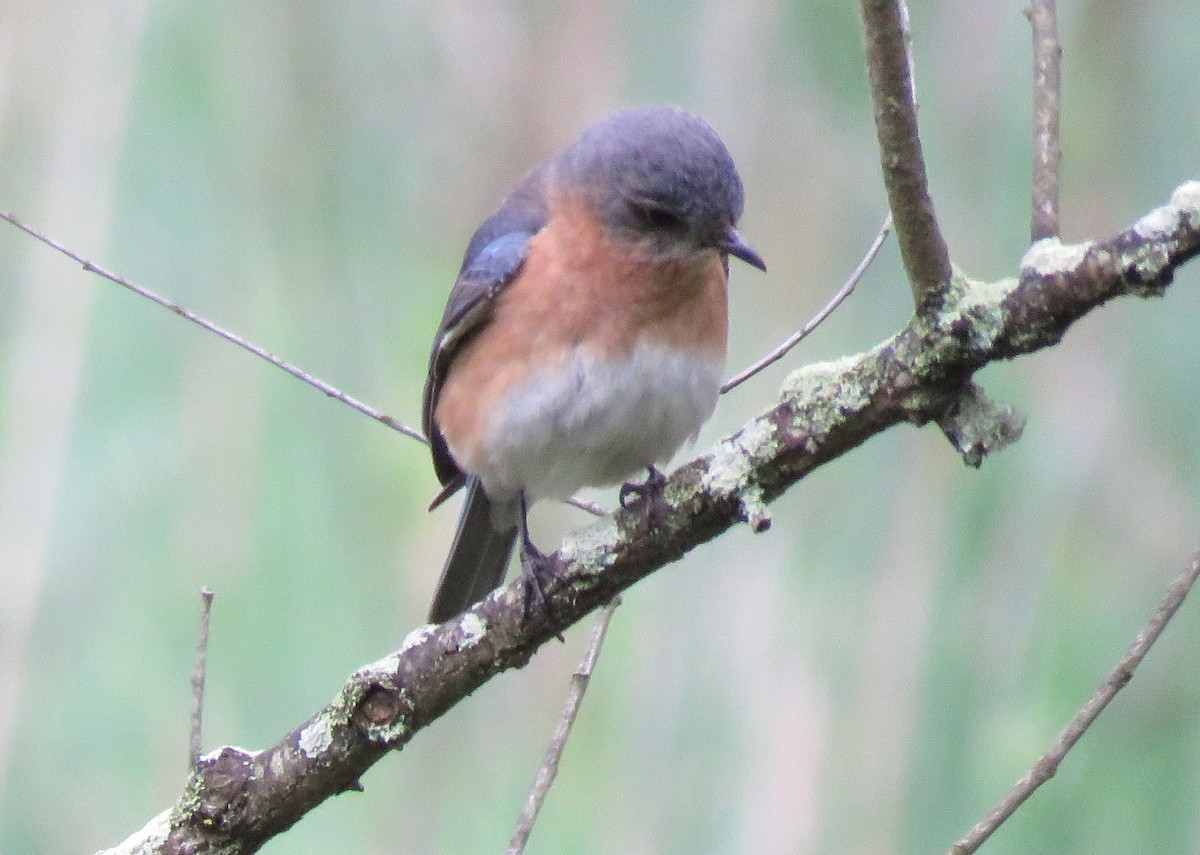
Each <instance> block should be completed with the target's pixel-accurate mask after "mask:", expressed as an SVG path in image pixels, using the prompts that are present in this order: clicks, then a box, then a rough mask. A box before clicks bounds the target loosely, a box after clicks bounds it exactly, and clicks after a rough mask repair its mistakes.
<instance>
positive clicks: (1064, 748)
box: [950, 552, 1200, 855]
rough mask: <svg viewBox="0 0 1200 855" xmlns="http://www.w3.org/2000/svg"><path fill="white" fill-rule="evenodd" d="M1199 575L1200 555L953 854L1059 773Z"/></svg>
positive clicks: (968, 848) (978, 840)
mask: <svg viewBox="0 0 1200 855" xmlns="http://www.w3.org/2000/svg"><path fill="white" fill-rule="evenodd" d="M1197 576H1200V552H1197V553H1196V554H1195V555H1194V556H1193V557H1192V564H1191V566H1190V567H1189V568H1188V569H1187V570H1186V571H1184V573H1183V575H1181V576H1180V577H1179V578H1178V579H1176V580H1175V581H1174V582H1172V583H1171V587H1170V588H1169V589H1168V590H1167V594H1166V596H1165V597H1163V599H1162V602H1160V603H1159V604H1158V609H1157V610H1155V612H1154V615H1153V617H1151V618H1150V621H1149V622H1148V623H1147V624H1146V626H1145V627H1143V629H1142V631H1141V632H1139V633H1138V634H1137V638H1135V639H1134V640H1133V644H1132V645H1130V647H1129V650H1128V652H1127V653H1126V654H1125V655H1124V656H1123V657H1121V661H1119V662H1118V663H1117V664H1116V665H1115V666H1114V667H1113V669H1112V671H1110V672H1109V674H1108V676H1107V677H1106V678H1105V679H1104V682H1103V683H1101V684H1100V686H1099V688H1097V689H1096V691H1095V692H1093V693H1092V696H1091V697H1090V698H1088V699H1087V702H1086V703H1085V704H1084V705H1083V706H1082V707H1080V709H1079V712H1077V713H1076V714H1075V717H1074V718H1073V719H1071V723H1070V724H1068V725H1067V726H1066V729H1064V730H1063V732H1062V733H1060V734H1059V736H1058V739H1056V740H1055V741H1054V744H1053V745H1051V746H1050V750H1049V751H1047V752H1046V753H1045V754H1043V755H1042V756H1041V757H1040V758H1039V759H1038V761H1037V762H1036V763H1034V764H1033V768H1032V769H1030V770H1029V771H1028V772H1027V773H1026V774H1025V777H1023V778H1022V779H1021V780H1020V781H1018V782H1017V783H1016V785H1015V786H1013V788H1012V789H1011V790H1009V791H1008V793H1007V794H1006V795H1005V796H1004V798H1003V799H1001V800H1000V803H999V804H997V805H996V807H994V808H993V809H992V811H991V813H989V814H988V815H987V816H986V817H985V818H984V819H983V820H982V821H981V822H980V823H979V824H978V825H976V826H975V827H974V828H973V829H971V832H970V833H969V834H968V835H967V836H966V837H964V838H963V839H962V840H960V841H958V842H957V843H955V844H954V845H953V846H952V847H950V855H969V853H971V852H974V851H976V850H977V849H978V848H979V847H980V846H982V845H983V843H984V841H985V840H987V839H988V838H989V837H990V836H991V835H992V833H993V832H994V831H995V830H996V829H997V828H999V827H1000V826H1001V825H1002V824H1003V823H1004V821H1005V820H1007V819H1008V818H1009V817H1010V816H1012V815H1013V812H1015V811H1016V810H1017V808H1019V807H1020V806H1021V805H1022V804H1023V803H1024V802H1025V800H1026V799H1028V798H1029V797H1030V796H1031V795H1033V793H1034V791H1035V790H1036V789H1037V788H1038V787H1040V786H1041V785H1042V784H1044V783H1046V781H1048V780H1050V779H1051V778H1052V777H1054V773H1055V772H1057V771H1058V765H1059V764H1060V763H1061V762H1062V761H1063V758H1064V757H1066V756H1067V752H1068V751H1070V750H1071V749H1072V748H1073V747H1074V746H1075V743H1077V742H1078V741H1079V739H1080V737H1082V736H1083V734H1084V733H1085V732H1086V731H1087V729H1088V728H1089V727H1091V726H1092V722H1094V721H1095V720H1096V719H1097V718H1098V717H1099V715H1100V713H1102V712H1104V708H1105V707H1107V706H1108V704H1109V702H1110V701H1112V699H1113V698H1114V697H1116V695H1117V692H1119V691H1121V689H1123V688H1125V686H1126V684H1128V683H1129V681H1130V680H1131V679H1133V672H1134V671H1135V670H1137V667H1138V665H1140V664H1141V661H1142V660H1143V659H1144V658H1146V654H1147V653H1149V652H1150V648H1151V647H1153V646H1154V642H1155V641H1157V640H1158V637H1159V636H1160V635H1161V634H1162V631H1163V630H1164V629H1165V628H1166V626H1167V624H1168V623H1169V622H1170V620H1171V618H1172V617H1174V616H1175V612H1177V611H1178V610H1179V607H1180V606H1181V605H1183V600H1184V598H1185V597H1187V595H1188V591H1190V590H1191V589H1192V585H1193V584H1195V582H1196V577H1197Z"/></svg>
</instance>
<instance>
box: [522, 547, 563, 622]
mask: <svg viewBox="0 0 1200 855" xmlns="http://www.w3.org/2000/svg"><path fill="white" fill-rule="evenodd" d="M558 579H559V573H558V568H557V567H556V566H555V564H554V559H553V558H552V557H551V556H549V555H546V554H545V553H544V552H541V551H539V550H538V548H537V547H536V546H534V545H533V543H532V541H526V542H525V543H523V544H522V545H521V580H522V582H523V583H524V587H525V602H524V607H523V617H524V618H525V619H526V620H528V619H529V618H530V617H531V616H532V615H533V613H534V611H535V609H540V610H541V612H542V614H543V615H544V616H545V618H546V620H547V621H549V622H550V623H556V622H557V620H556V615H555V612H554V608H553V606H551V605H550V599H549V597H547V596H546V590H547V589H548V588H549V587H550V585H551V584H552V583H553V582H555V581H557V580H558ZM555 636H556V637H557V638H558V640H559V641H564V640H565V639H564V638H563V635H562V633H561V632H556V633H555Z"/></svg>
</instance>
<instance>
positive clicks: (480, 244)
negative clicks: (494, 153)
mask: <svg viewBox="0 0 1200 855" xmlns="http://www.w3.org/2000/svg"><path fill="white" fill-rule="evenodd" d="M539 177H540V176H539V175H538V173H537V171H535V172H534V173H531V174H530V175H529V176H528V177H527V178H526V179H525V181H523V182H522V183H521V184H520V185H518V188H517V190H515V191H514V192H513V194H512V195H511V196H510V197H509V199H508V200H507V201H506V202H505V204H504V206H502V207H501V209H500V210H499V211H497V212H496V213H495V214H493V215H492V216H491V217H489V218H488V219H487V220H486V221H485V222H484V223H483V225H481V226H480V227H479V229H478V230H477V231H476V232H475V235H474V236H473V237H472V238H471V242H470V244H469V245H468V246H467V252H466V255H465V256H464V258H463V264H462V268H461V269H460V270H459V274H458V280H457V281H456V282H455V283H454V288H453V290H451V292H450V298H449V299H448V300H447V302H446V311H445V312H444V313H443V315H442V323H441V325H440V326H439V327H438V332H437V335H436V336H435V337H434V340H433V352H432V353H431V354H430V357H429V376H428V378H427V379H426V381H425V400H424V409H423V412H424V428H425V435H426V436H427V437H429V445H430V449H431V451H432V452H433V467H434V469H435V471H436V472H437V475H438V480H440V481H441V483H442V485H443V486H444V487H445V489H444V490H443V491H442V492H441V494H439V496H438V498H437V499H435V501H434V504H435V505H436V504H440V503H441V501H443V500H444V499H445V498H446V497H448V496H450V495H451V494H452V493H454V491H455V490H457V489H458V488H459V487H461V486H462V483H463V473H462V472H461V471H460V470H459V468H458V466H457V464H455V462H454V459H453V458H452V457H451V456H450V450H449V449H448V448H447V447H446V441H445V439H444V438H443V437H442V434H441V431H439V430H438V427H437V423H436V422H435V420H434V417H433V416H434V411H435V410H436V408H437V401H438V394H439V393H440V392H441V387H442V382H443V381H444V380H445V378H446V374H447V372H448V371H449V370H450V367H451V365H452V363H453V362H454V357H455V356H456V355H457V353H458V351H459V349H460V348H461V346H462V344H463V342H465V341H467V340H468V339H469V338H471V336H472V335H473V334H474V333H476V332H478V331H479V330H480V329H482V328H483V327H484V326H485V325H486V324H487V323H488V321H489V320H491V315H492V309H493V307H494V305H495V300H496V298H497V297H498V296H499V295H500V294H501V292H503V290H504V288H505V287H506V286H507V285H508V284H509V283H511V282H512V281H513V279H514V278H516V276H517V274H518V273H520V271H521V265H522V264H524V262H525V256H526V253H527V252H528V250H529V241H530V238H532V237H533V236H534V235H535V234H537V232H538V231H539V230H541V228H542V226H543V225H545V223H546V213H545V207H544V205H543V204H541V198H540V193H536V192H530V191H531V190H536V189H537V187H538V182H537V181H536V179H537V178H539Z"/></svg>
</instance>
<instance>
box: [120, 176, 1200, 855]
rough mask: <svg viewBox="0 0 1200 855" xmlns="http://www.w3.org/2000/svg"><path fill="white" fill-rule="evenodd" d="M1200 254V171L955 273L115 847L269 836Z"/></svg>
mask: <svg viewBox="0 0 1200 855" xmlns="http://www.w3.org/2000/svg"><path fill="white" fill-rule="evenodd" d="M1197 254H1200V182H1189V183H1187V184H1184V185H1182V186H1181V187H1180V188H1179V189H1177V190H1176V191H1175V193H1174V194H1173V196H1172V198H1171V202H1170V203H1169V204H1168V205H1165V206H1163V207H1162V208H1158V209H1156V210H1154V211H1152V212H1150V213H1149V214H1147V215H1146V216H1144V217H1143V218H1142V219H1141V220H1139V221H1138V222H1137V223H1136V224H1135V225H1134V226H1132V227H1131V228H1129V229H1127V230H1126V231H1124V232H1121V233H1120V234H1118V235H1116V236H1115V237H1113V238H1110V239H1109V240H1106V241H1103V242H1100V243H1089V244H1081V245H1077V246H1066V247H1063V246H1058V245H1057V243H1055V242H1049V241H1043V242H1041V243H1039V244H1037V245H1035V247H1034V248H1033V249H1031V250H1030V253H1029V254H1028V255H1027V256H1026V258H1025V259H1024V260H1023V263H1022V267H1021V274H1020V277H1019V278H1016V279H1007V280H1002V281H1000V282H993V283H983V282H974V281H971V280H968V279H966V278H963V277H957V278H956V279H955V280H953V281H952V282H951V283H950V287H949V288H948V289H947V290H946V295H945V298H944V305H943V306H942V307H941V308H940V310H939V311H937V312H929V313H925V314H920V315H917V316H916V317H914V319H913V320H912V321H911V322H910V323H909V324H908V326H906V327H905V328H904V329H903V330H901V331H900V332H899V333H897V334H896V335H895V336H893V337H892V338H890V339H888V340H886V341H884V342H881V343H880V344H879V345H877V346H876V347H874V348H872V349H871V350H870V351H867V352H866V353H861V354H858V355H855V356H849V357H846V358H844V359H841V360H838V361H836V362H829V363H822V364H818V365H810V366H807V367H805V368H802V369H800V370H798V371H796V372H794V373H793V374H792V376H791V377H790V378H789V380H788V381H787V383H786V384H785V387H784V389H783V392H782V394H781V398H780V400H779V401H778V402H777V403H776V404H775V406H773V407H772V408H771V409H769V410H767V411H766V412H764V413H762V414H761V415H759V416H758V417H757V418H755V419H753V420H752V421H750V422H749V423H748V424H746V425H745V426H744V427H743V428H742V429H741V430H740V431H738V432H737V433H736V434H734V435H732V436H730V437H728V438H726V439H725V440H723V441H721V442H720V443H718V444H717V446H716V447H715V448H714V449H713V450H712V451H710V452H709V453H708V454H705V455H703V456H701V457H699V458H697V459H695V460H693V461H692V462H691V463H688V464H686V465H685V466H683V467H682V468H680V469H679V470H677V471H676V472H675V473H674V474H673V475H672V476H671V478H670V479H669V481H668V482H667V485H666V487H665V489H664V490H663V491H662V492H661V493H659V494H656V495H654V496H652V497H647V498H645V499H643V502H645V501H650V502H652V503H653V504H652V506H651V507H646V506H645V505H643V504H640V503H639V504H635V505H634V506H633V507H632V508H630V509H628V510H625V509H622V510H618V511H617V513H616V514H615V515H614V516H613V517H612V518H611V519H606V520H603V521H600V522H598V523H596V524H594V525H593V526H591V527H590V528H588V529H585V530H583V531H581V532H578V533H576V534H575V535H574V536H573V537H571V538H569V539H568V540H567V542H565V543H564V544H563V546H562V547H561V548H560V549H559V551H558V552H557V553H556V554H555V555H554V556H553V560H554V561H555V563H556V565H557V567H556V570H557V576H558V578H557V579H556V581H555V582H554V583H553V584H551V585H550V586H549V587H548V588H547V591H546V597H547V608H546V609H544V610H539V611H538V613H536V614H533V615H526V614H525V609H524V596H523V592H522V588H521V582H520V580H519V579H518V580H516V581H514V582H513V583H512V584H510V585H508V586H506V587H504V588H501V589H499V590H498V591H496V592H494V593H493V594H492V595H490V596H489V597H487V598H486V599H485V600H483V602H481V603H479V604H477V605H476V606H475V607H474V608H472V609H471V610H470V611H468V612H467V613H466V614H464V615H462V616H460V617H459V618H457V619H455V620H453V621H450V622H448V623H446V624H443V625H441V626H424V627H420V628H418V629H416V630H414V631H413V632H412V633H410V635H409V637H408V639H406V641H405V643H404V645H403V647H401V649H400V650H397V651H396V652H394V653H391V654H389V655H387V656H385V657H384V658H383V659H380V660H379V661H378V662H375V663H373V664H371V665H367V666H364V667H363V668H360V669H359V670H358V671H357V672H355V674H354V675H353V676H351V678H350V679H349V681H348V682H347V683H346V685H345V686H344V687H343V688H342V689H341V691H339V692H338V694H337V696H336V697H335V698H334V699H333V701H332V702H331V703H330V704H329V705H328V706H326V707H325V708H324V709H323V710H321V711H320V712H318V713H316V714H315V715H314V716H313V717H312V718H310V719H309V720H308V721H306V722H305V723H303V724H302V725H300V726H299V727H297V728H295V729H294V730H293V731H291V732H290V733H289V734H287V735H286V736H284V737H283V739H281V740H280V741H279V742H278V743H277V744H275V745H274V746H272V747H270V748H267V749H265V750H263V751H257V752H250V751H246V750H243V749H240V748H233V747H226V748H222V749H220V750H218V751H214V752H210V753H209V754H207V755H205V756H204V757H203V758H201V760H200V762H199V764H198V765H197V768H196V770H195V771H194V772H193V774H192V777H191V779H190V781H189V782H188V785H187V788H186V791H185V793H184V795H183V797H182V798H181V799H180V801H179V802H178V804H177V805H176V806H175V807H174V808H172V809H171V810H170V811H169V812H164V813H163V814H160V815H159V816H158V817H156V818H155V819H154V820H151V822H150V823H149V824H148V825H147V826H146V827H145V828H143V829H142V830H141V831H140V832H138V833H137V834H135V835H134V836H133V837H131V838H130V839H129V840H127V841H126V842H125V843H124V844H122V845H121V846H119V847H117V848H116V849H112V850H108V852H109V853H110V855H119V854H120V853H132V852H135V851H136V852H139V853H143V855H144V853H151V852H185V851H186V852H194V853H205V852H209V853H212V852H218V851H219V852H222V853H250V852H255V851H257V850H258V849H259V848H260V847H261V846H262V845H263V843H265V842H266V841H267V840H268V839H270V838H271V837H272V836H274V835H276V834H278V833H280V832H281V831H284V830H286V829H287V828H289V827H290V826H291V825H292V824H294V823H295V822H296V821H297V820H299V819H300V818H301V817H302V816H303V815H304V814H305V813H307V812H308V811H309V810H311V809H313V808H314V807H316V806H317V805H318V804H320V803H321V802H323V801H324V800H325V799H327V798H329V797H330V796H333V795H336V794H338V793H340V792H344V791H346V790H351V789H356V788H358V787H359V786H360V785H359V783H358V779H359V776H361V775H362V773H363V772H364V771H366V769H368V768H369V767H370V766H371V765H372V764H374V763H375V762H376V761H377V760H379V759H380V758H381V757H382V756H383V755H384V754H386V753H387V752H388V751H391V750H398V749H401V748H403V747H404V746H405V745H406V744H407V743H408V741H409V740H410V739H412V738H413V736H414V735H416V734H417V733H418V732H419V731H420V730H421V729H422V728H423V727H425V726H426V725H427V724H429V723H430V722H432V721H434V720H435V719H436V718H438V717H439V716H440V715H442V714H443V713H444V712H446V710H448V709H449V708H450V707H452V706H453V705H454V704H456V703H458V702H459V701H460V700H462V699H463V698H465V697H466V696H467V695H469V694H470V693H471V692H473V691H474V690H475V689H477V688H478V687H479V686H480V685H482V684H483V683H484V682H486V681H487V680H489V679H491V678H492V677H493V676H495V675H496V674H498V673H500V672H501V671H504V670H507V669H509V668H516V667H521V666H522V665H524V664H525V663H526V662H528V661H529V659H530V657H532V656H533V654H534V652H536V650H537V649H538V648H539V647H540V646H541V645H542V644H544V643H545V642H546V641H547V640H549V639H551V638H554V637H555V636H556V634H557V633H559V632H561V631H562V630H563V629H565V628H566V627H568V626H570V625H571V624H573V623H574V622H576V621H577V620H579V619H581V618H582V617H583V616H585V615H586V614H588V613H589V612H591V611H592V610H594V609H596V608H598V607H599V606H602V605H604V604H605V603H607V602H609V601H611V600H612V599H613V597H615V596H616V595H617V594H619V593H620V592H621V591H623V590H625V589H626V588H628V587H629V586H630V585H632V584H634V583H635V582H637V581H638V580H639V579H642V578H643V577H645V576H647V575H649V574H650V573H652V572H654V571H655V570H657V569H658V568H660V567H662V566H663V565H665V564H667V563H669V562H671V561H674V560H676V559H678V558H679V557H680V556H682V555H683V554H685V553H686V552H688V551H690V550H691V549H693V548H695V547H696V546H698V545H700V544H701V543H704V542H706V541H708V540H711V539H712V538H714V537H716V536H717V535H719V534H721V533H722V532H723V531H725V530H727V529H729V528H731V527H732V526H734V525H736V524H738V523H739V522H741V521H752V520H753V521H759V522H761V521H763V520H765V519H767V510H766V504H765V503H766V502H768V501H770V500H772V499H774V498H776V497H777V496H779V495H780V494H781V493H783V492H784V491H785V490H787V489H788V488H789V487H791V486H792V485H793V484H795V483H796V482H797V481H799V480H800V479H801V478H803V477H804V476H805V475H806V474H808V473H809V472H811V471H812V470H813V469H815V468H816V467H818V466H820V465H822V464H824V463H828V462H829V461H831V460H833V459H834V458H836V457H838V456H839V455H841V454H842V453H844V452H846V451H848V450H850V449H852V448H855V447H856V446H858V445H861V444H862V443H864V442H865V441H866V440H867V439H869V438H870V437H872V436H874V435H875V434H877V433H880V432H882V431H883V430H886V429H887V428H889V427H891V426H893V425H896V424H899V423H902V422H909V423H913V424H923V423H926V422H928V421H931V420H934V419H939V418H941V417H943V416H945V414H946V412H947V411H948V410H949V409H950V408H951V407H952V406H953V405H955V404H956V403H957V402H958V401H959V400H960V399H961V396H962V389H963V387H964V384H966V383H967V382H968V381H969V380H970V378H971V375H972V374H973V373H974V372H975V371H977V370H978V369H979V368H981V367H982V366H984V365H986V364H987V363H989V362H992V361H994V360H997V359H1006V358H1011V357H1014V356H1018V355H1021V354H1025V353H1032V352H1034V351H1036V350H1039V349H1041V348H1044V347H1048V346H1050V345H1053V344H1054V343H1056V342H1057V341H1059V339H1061V338H1062V336H1063V334H1064V333H1065V332H1066V330H1067V329H1068V328H1069V327H1070V326H1071V324H1073V323H1074V322H1075V321H1076V320H1078V319H1079V318H1081V317H1083V316H1084V315H1085V314H1087V313H1088V312H1090V311H1091V310H1092V309H1094V308H1096V307H1097V306H1099V305H1101V304H1103V303H1105V302H1107V301H1108V300H1110V299H1112V298H1114V297H1118V296H1122V295H1127V294H1132V295H1139V296H1150V295H1155V294H1161V293H1162V291H1163V290H1164V289H1165V288H1166V286H1167V285H1168V284H1169V283H1170V282H1171V279H1172V277H1173V275H1174V272H1175V269H1176V268H1177V267H1178V266H1179V265H1181V264H1183V263H1184V262H1185V261H1187V260H1188V259H1190V258H1192V257H1194V256H1195V255H1197ZM943 426H944V425H943ZM651 521H653V524H651ZM548 616H553V620H550V619H548Z"/></svg>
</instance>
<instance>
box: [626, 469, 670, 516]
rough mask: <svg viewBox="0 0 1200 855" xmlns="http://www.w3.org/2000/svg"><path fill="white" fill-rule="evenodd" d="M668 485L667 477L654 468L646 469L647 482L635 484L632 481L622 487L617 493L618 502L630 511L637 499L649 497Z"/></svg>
mask: <svg viewBox="0 0 1200 855" xmlns="http://www.w3.org/2000/svg"><path fill="white" fill-rule="evenodd" d="M665 483H667V476H666V475H664V474H662V473H661V472H659V471H658V469H657V468H656V467H654V466H647V467H646V480H645V481H643V482H642V483H641V484H635V483H633V482H632V481H626V482H625V483H624V484H622V485H621V490H620V492H618V493H617V501H618V502H620V503H621V507H623V508H624V509H625V510H629V507H630V505H632V504H633V500H634V499H635V498H637V499H640V498H642V497H643V496H648V495H650V494H651V493H655V492H657V491H659V490H661V489H662V487H663V484H665Z"/></svg>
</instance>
